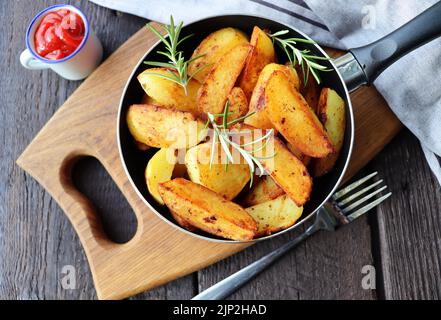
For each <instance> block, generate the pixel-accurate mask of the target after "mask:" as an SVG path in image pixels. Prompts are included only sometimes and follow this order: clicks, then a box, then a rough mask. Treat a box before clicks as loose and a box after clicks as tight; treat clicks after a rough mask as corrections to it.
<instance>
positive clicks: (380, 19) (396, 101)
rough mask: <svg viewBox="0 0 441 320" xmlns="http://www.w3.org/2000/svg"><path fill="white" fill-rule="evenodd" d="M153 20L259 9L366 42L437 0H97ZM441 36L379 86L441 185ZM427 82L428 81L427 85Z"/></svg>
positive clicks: (340, 40)
mask: <svg viewBox="0 0 441 320" xmlns="http://www.w3.org/2000/svg"><path fill="white" fill-rule="evenodd" d="M91 1H92V2H95V3H97V4H99V5H102V6H105V7H109V8H112V9H115V10H118V11H123V12H128V13H132V14H134V15H138V16H141V17H144V18H147V19H149V20H154V21H159V22H162V23H167V22H168V21H169V19H170V15H171V14H172V15H173V17H174V19H175V21H184V23H190V22H192V21H195V20H199V19H202V18H204V17H209V16H213V15H221V14H234V13H236V14H238V13H240V14H256V15H259V16H265V17H268V18H270V19H273V20H277V21H281V22H284V23H287V24H289V25H292V26H295V27H297V28H298V29H300V30H302V31H303V32H305V33H307V34H308V35H310V36H311V37H312V38H313V39H314V40H316V41H317V42H318V43H320V44H322V45H325V46H330V47H334V48H339V49H348V48H354V47H358V46H362V45H364V44H367V43H369V42H372V41H374V40H377V39H379V38H381V37H382V36H384V35H386V34H388V33H389V32H391V31H393V30H394V29H397V28H398V27H400V26H401V25H403V24H404V23H406V22H407V21H409V20H411V19H412V18H414V17H415V16H417V15H418V14H419V13H421V12H422V11H424V10H425V9H427V8H429V7H430V6H431V5H433V4H435V3H436V2H437V0H406V1H399V2H398V1H394V0H358V1H347V0H328V1H323V0H161V1H155V0H124V1H123V0H91ZM440 83H441V39H436V40H434V41H432V42H430V43H428V44H426V45H424V46H423V47H421V48H419V49H417V50H415V51H414V52H412V53H410V54H408V55H407V56H406V57H404V58H402V59H401V60H400V61H398V62H396V63H395V64H394V65H392V66H391V67H389V68H388V69H386V70H385V71H384V72H383V73H382V74H381V75H380V76H379V77H378V79H377V80H376V81H375V83H374V85H375V86H376V88H377V89H378V91H379V92H380V93H381V94H382V95H383V97H384V98H385V100H386V101H387V103H388V104H389V106H390V107H391V109H392V110H393V111H394V112H395V114H396V115H397V117H398V118H399V119H400V120H401V121H402V122H403V123H404V124H405V125H406V126H407V127H408V128H409V129H410V130H411V131H412V132H413V133H414V134H415V136H417V137H418V139H419V140H420V142H421V145H422V148H423V151H424V154H425V156H426V159H427V161H428V163H429V165H430V167H431V169H432V171H433V172H434V174H435V176H436V177H437V178H438V181H439V183H440V184H441V90H439V88H440V85H439V84H440ZM421 84H423V85H421Z"/></svg>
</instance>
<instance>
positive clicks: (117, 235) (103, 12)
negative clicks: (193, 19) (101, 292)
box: [0, 0, 194, 299]
mask: <svg viewBox="0 0 441 320" xmlns="http://www.w3.org/2000/svg"><path fill="white" fill-rule="evenodd" d="M68 2H69V3H72V4H74V5H77V6H78V7H81V8H82V9H83V10H84V12H85V13H86V14H87V16H88V17H89V19H90V21H91V24H92V28H93V30H94V31H95V33H96V34H97V35H98V37H99V38H100V39H101V41H102V42H103V45H104V48H105V53H106V55H108V54H109V53H111V52H113V51H114V50H115V49H116V48H117V47H118V46H120V45H121V44H122V43H123V42H124V41H125V40H126V39H127V38H129V37H130V36H131V35H132V34H133V33H134V32H136V31H137V30H139V28H141V27H142V26H143V25H144V24H145V23H146V21H145V20H143V19H140V18H137V17H134V16H130V15H126V14H121V13H116V12H115V11H112V10H108V9H105V8H101V7H98V6H96V5H94V4H92V3H90V2H88V1H79V0H77V1H68ZM56 3H58V2H57V1H49V0H48V1H38V2H37V1H31V0H24V1H1V2H0V20H1V21H9V22H10V23H6V24H4V26H3V30H2V31H3V36H2V37H0V64H1V65H2V66H8V67H7V68H3V70H2V72H1V73H0V98H1V102H2V110H1V118H0V136H1V137H2V152H1V155H0V157H1V170H0V179H1V181H2V184H1V185H0V203H1V205H0V210H1V211H0V256H1V257H2V258H1V259H0V298H3V299H94V298H96V293H95V289H94V286H93V282H92V278H91V274H90V271H89V267H88V264H87V261H86V258H85V255H84V252H83V249H82V247H81V244H80V242H79V240H78V238H77V236H76V234H75V232H74V230H73V229H72V227H71V225H70V223H69V221H68V220H67V219H66V217H65V215H64V214H63V212H62V211H61V210H60V209H59V207H58V206H57V204H56V203H55V201H53V199H52V198H51V197H50V196H49V195H48V194H47V193H46V192H45V191H44V189H42V188H41V187H40V186H39V185H38V183H37V182H36V181H35V180H33V179H32V178H30V177H29V176H27V175H26V174H25V173H24V172H23V171H22V170H21V169H19V168H18V167H17V166H16V165H15V160H16V158H17V157H18V155H19V154H20V153H21V152H22V151H23V149H24V148H25V146H26V145H27V144H28V143H29V142H30V141H31V140H32V138H33V137H34V135H35V134H36V133H37V132H38V131H39V130H40V129H41V127H42V126H43V125H44V124H45V123H46V121H47V120H49V118H50V117H51V115H52V114H53V113H54V111H55V110H56V109H57V108H58V106H60V105H61V104H62V103H63V102H64V100H66V99H67V97H68V96H69V95H70V94H71V93H72V92H73V91H74V90H75V89H76V88H77V87H78V85H79V84H80V82H72V81H66V80H63V79H61V78H60V77H59V76H57V75H56V74H55V73H53V72H51V71H47V70H46V71H41V72H40V71H29V70H25V69H24V68H22V67H21V66H20V63H19V60H18V55H19V53H20V52H21V50H23V49H24V42H23V37H24V32H25V30H26V27H27V24H28V22H29V21H30V19H31V18H32V15H33V14H34V13H36V12H37V11H39V10H41V9H44V8H45V7H46V6H48V5H51V4H56ZM17 12H19V13H20V14H15V13H17ZM11 17H14V19H11ZM76 174H77V177H76V181H77V182H78V186H79V188H80V189H81V190H83V191H84V192H85V193H86V194H87V195H88V196H89V197H90V198H91V199H92V200H94V201H95V204H96V205H97V207H98V208H99V209H100V211H101V213H102V217H103V218H104V221H105V222H107V223H106V225H107V226H108V232H109V234H110V236H111V237H112V238H113V239H115V240H117V241H119V242H121V241H124V240H127V239H129V238H130V235H131V234H133V231H134V229H135V221H134V219H133V215H132V214H131V209H130V208H129V207H128V205H127V203H126V201H125V200H124V199H123V197H122V195H121V194H120V193H119V191H118V190H117V188H116V186H115V185H114V184H113V182H112V181H111V179H110V177H108V175H107V173H105V171H104V170H103V169H102V168H101V166H100V165H99V164H97V162H96V161H92V160H85V161H82V162H81V163H80V164H78V166H77V168H76ZM91 182H92V183H91ZM121 212H124V214H121ZM65 265H73V266H74V267H75V270H76V278H77V279H76V280H77V289H76V290H64V289H63V288H62V286H61V278H62V277H63V275H62V274H61V270H62V268H63V266H65ZM193 282H194V278H193V276H191V275H190V276H188V277H185V278H182V279H179V280H177V281H175V282H173V283H170V284H168V285H165V286H162V287H160V288H157V289H155V290H152V291H150V292H148V293H144V294H141V295H138V296H136V297H134V298H135V299H166V298H171V299H178V298H182V299H186V298H189V297H191V296H192V295H193V294H194V290H193V288H194V285H193Z"/></svg>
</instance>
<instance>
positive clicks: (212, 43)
mask: <svg viewBox="0 0 441 320" xmlns="http://www.w3.org/2000/svg"><path fill="white" fill-rule="evenodd" d="M247 43H248V39H247V36H246V35H245V34H244V33H243V32H242V31H240V30H238V29H234V28H223V29H220V30H217V31H215V32H213V33H211V34H210V35H208V36H207V37H206V38H205V39H204V40H202V42H201V43H200V44H199V46H198V47H197V48H196V50H195V51H194V52H193V55H192V56H191V58H192V59H193V58H195V57H198V56H201V57H200V58H199V59H196V60H194V61H192V62H191V63H190V64H189V65H188V71H187V72H188V74H189V75H192V74H194V73H195V72H197V73H196V74H195V76H194V79H196V80H198V81H199V82H200V83H203V82H204V80H205V78H206V77H207V75H208V74H209V73H210V71H211V69H212V68H213V67H214V65H215V64H216V63H217V62H218V61H219V59H220V58H221V57H222V56H223V55H224V54H225V53H227V52H228V51H230V50H231V49H232V48H234V47H236V46H238V45H240V44H247ZM204 66H207V67H206V68H204V69H202V70H200V71H199V72H198V70H199V69H201V68H202V67H204Z"/></svg>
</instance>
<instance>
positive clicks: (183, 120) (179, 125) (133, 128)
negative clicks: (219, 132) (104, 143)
mask: <svg viewBox="0 0 441 320" xmlns="http://www.w3.org/2000/svg"><path fill="white" fill-rule="evenodd" d="M126 120H127V125H128V128H129V131H130V133H131V134H132V136H133V137H134V138H135V140H136V141H139V142H142V143H144V144H146V145H148V146H150V147H155V148H169V147H172V148H174V149H180V148H188V147H192V146H194V145H196V144H198V143H199V142H201V141H202V140H203V139H204V138H205V136H206V132H207V131H206V130H205V123H204V122H203V121H201V120H199V119H196V117H195V116H194V115H193V114H192V113H190V112H183V111H175V110H168V109H164V108H160V107H157V106H152V105H148V104H145V105H144V104H141V105H140V104H134V105H131V106H130V107H129V110H128V111H127V115H126Z"/></svg>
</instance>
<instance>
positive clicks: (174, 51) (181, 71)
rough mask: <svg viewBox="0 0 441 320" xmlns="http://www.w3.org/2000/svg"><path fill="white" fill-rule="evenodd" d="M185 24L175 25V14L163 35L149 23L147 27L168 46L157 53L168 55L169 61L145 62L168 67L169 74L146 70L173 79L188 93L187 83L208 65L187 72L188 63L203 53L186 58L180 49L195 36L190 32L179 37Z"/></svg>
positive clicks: (147, 72)
mask: <svg viewBox="0 0 441 320" xmlns="http://www.w3.org/2000/svg"><path fill="white" fill-rule="evenodd" d="M183 24H184V23H183V22H180V23H179V24H178V25H175V22H174V20H173V16H170V24H169V25H167V26H163V28H164V30H165V31H166V33H167V34H166V35H165V36H163V35H162V34H161V32H160V31H158V30H156V29H155V28H154V27H152V26H151V25H150V24H147V25H146V27H147V28H148V29H150V31H152V32H153V33H154V34H155V35H156V36H157V37H158V38H159V40H161V42H162V43H163V44H164V46H165V48H166V51H158V52H157V53H158V54H160V55H163V56H165V57H167V59H168V62H158V61H144V63H145V64H147V65H150V66H154V67H160V68H167V73H168V74H159V73H155V72H149V71H145V74H150V75H154V76H157V77H160V78H163V79H167V80H170V81H173V82H174V83H177V84H179V85H180V86H182V88H183V89H184V92H185V95H187V85H188V83H189V82H190V80H191V79H192V78H193V77H194V76H195V75H196V74H197V73H199V72H200V71H202V70H203V69H204V68H206V67H207V66H208V65H204V66H202V67H200V68H199V69H197V70H196V71H195V72H194V73H192V74H191V75H188V74H187V67H188V64H189V63H191V62H193V61H195V60H197V59H199V58H201V57H202V56H203V55H200V56H197V57H194V58H191V59H189V60H185V57H184V53H183V52H182V51H179V50H178V46H179V45H180V44H181V43H182V42H184V41H185V40H187V39H188V38H190V37H191V36H193V34H189V35H187V36H185V37H183V38H182V39H179V36H180V34H181V30H182V26H183Z"/></svg>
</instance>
